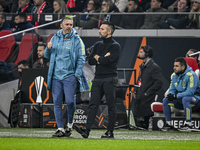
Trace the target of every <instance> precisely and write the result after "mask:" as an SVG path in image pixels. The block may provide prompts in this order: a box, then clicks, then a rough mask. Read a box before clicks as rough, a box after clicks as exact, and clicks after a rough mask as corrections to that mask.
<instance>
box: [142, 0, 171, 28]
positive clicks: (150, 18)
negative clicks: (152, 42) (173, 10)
mask: <svg viewBox="0 0 200 150" xmlns="http://www.w3.org/2000/svg"><path fill="white" fill-rule="evenodd" d="M161 4H162V0H151V8H150V9H148V10H147V12H154V13H157V12H166V11H167V10H166V9H164V8H162V7H161ZM163 16H164V15H163V14H153V15H148V14H147V15H146V16H145V19H144V25H143V26H142V27H141V29H158V28H159V26H158V22H159V21H160V19H161V18H162V17H163Z"/></svg>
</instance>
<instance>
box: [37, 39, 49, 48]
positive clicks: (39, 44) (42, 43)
mask: <svg viewBox="0 0 200 150" xmlns="http://www.w3.org/2000/svg"><path fill="white" fill-rule="evenodd" d="M38 46H44V48H46V46H47V44H46V43H44V42H42V41H40V42H38Z"/></svg>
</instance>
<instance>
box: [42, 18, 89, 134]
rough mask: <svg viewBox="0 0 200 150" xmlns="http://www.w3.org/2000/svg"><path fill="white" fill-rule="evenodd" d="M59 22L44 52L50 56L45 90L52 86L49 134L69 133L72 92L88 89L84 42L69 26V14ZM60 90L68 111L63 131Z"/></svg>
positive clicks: (74, 106) (71, 26)
mask: <svg viewBox="0 0 200 150" xmlns="http://www.w3.org/2000/svg"><path fill="white" fill-rule="evenodd" d="M60 26H61V28H62V29H61V30H59V31H58V32H57V34H55V35H54V36H53V37H52V39H51V40H50V42H48V44H47V47H46V49H45V52H44V56H45V57H46V58H48V59H50V63H49V71H48V80H47V90H50V89H51V88H52V95H53V101H54V113H55V118H56V123H57V127H58V130H57V131H56V132H55V133H54V134H53V135H52V137H63V136H67V137H69V136H70V135H71V133H72V125H73V116H74V113H75V110H76V100H75V94H76V92H77V89H78V90H79V91H80V92H83V91H86V90H89V86H88V83H87V80H86V78H84V74H83V66H84V64H85V46H84V43H83V42H82V40H81V38H80V37H79V35H78V34H77V33H76V31H75V30H74V29H73V20H72V18H69V17H65V18H63V19H62V21H61V24H60ZM58 43H60V44H58ZM84 79H85V80H84ZM84 81H85V82H84ZM63 93H64V95H65V102H66V103H67V111H68V124H67V129H66V131H64V124H63V117H62V102H63Z"/></svg>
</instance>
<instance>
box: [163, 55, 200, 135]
mask: <svg viewBox="0 0 200 150" xmlns="http://www.w3.org/2000/svg"><path fill="white" fill-rule="evenodd" d="M198 87H199V79H198V77H197V75H196V74H195V72H193V71H192V68H191V67H189V66H188V65H187V63H186V61H185V59H184V58H183V57H178V58H176V59H175V62H174V73H173V74H172V80H171V84H170V88H169V92H168V95H167V97H166V98H164V99H163V111H164V114H165V119H166V126H165V127H164V128H162V129H161V130H162V131H170V130H176V129H175V128H174V126H173V125H172V122H171V109H170V106H173V107H175V108H178V109H184V112H185V119H186V121H185V124H184V125H182V126H181V127H180V129H179V131H191V130H192V123H191V114H192V108H191V106H195V105H196V104H197V103H198V102H199V95H198V89H199V88H198Z"/></svg>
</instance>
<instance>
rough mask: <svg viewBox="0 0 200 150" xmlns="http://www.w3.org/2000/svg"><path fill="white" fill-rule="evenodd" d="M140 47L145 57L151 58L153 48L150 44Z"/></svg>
mask: <svg viewBox="0 0 200 150" xmlns="http://www.w3.org/2000/svg"><path fill="white" fill-rule="evenodd" d="M141 49H143V50H144V52H145V57H149V58H152V57H153V48H152V47H150V46H148V45H147V46H142V47H141Z"/></svg>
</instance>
